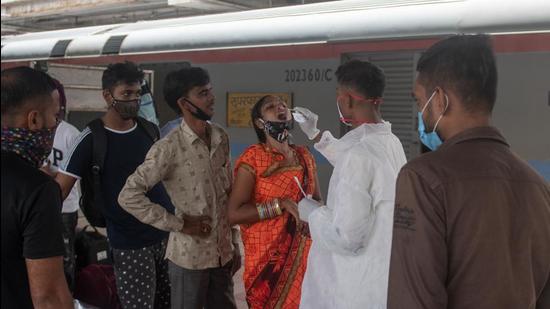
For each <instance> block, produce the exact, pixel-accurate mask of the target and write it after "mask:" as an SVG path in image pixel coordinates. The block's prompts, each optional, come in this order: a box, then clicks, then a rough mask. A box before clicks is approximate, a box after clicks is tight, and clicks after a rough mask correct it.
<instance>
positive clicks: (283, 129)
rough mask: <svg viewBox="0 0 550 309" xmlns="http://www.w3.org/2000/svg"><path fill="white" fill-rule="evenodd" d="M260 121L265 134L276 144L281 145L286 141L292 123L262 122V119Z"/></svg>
mask: <svg viewBox="0 0 550 309" xmlns="http://www.w3.org/2000/svg"><path fill="white" fill-rule="evenodd" d="M260 121H261V122H262V123H263V124H264V130H265V132H266V133H267V134H269V136H271V137H273V138H274V139H275V140H276V141H277V142H279V143H282V142H284V141H286V140H287V139H288V134H289V133H288V131H289V130H290V126H291V124H292V121H264V120H263V119H260Z"/></svg>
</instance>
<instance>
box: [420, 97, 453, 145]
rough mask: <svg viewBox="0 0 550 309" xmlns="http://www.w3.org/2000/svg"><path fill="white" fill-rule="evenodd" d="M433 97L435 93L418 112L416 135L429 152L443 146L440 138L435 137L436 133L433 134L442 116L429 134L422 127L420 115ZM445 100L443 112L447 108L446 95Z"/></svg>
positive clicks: (422, 121) (422, 122)
mask: <svg viewBox="0 0 550 309" xmlns="http://www.w3.org/2000/svg"><path fill="white" fill-rule="evenodd" d="M434 96H435V91H434V92H433V93H432V95H431V96H430V98H429V99H428V102H426V105H424V108H422V111H421V112H418V134H419V135H420V141H421V142H422V144H424V145H426V147H428V148H430V150H432V151H433V150H436V149H437V148H438V147H439V146H441V144H443V141H441V138H440V137H439V135H437V132H435V129H437V125H438V124H439V121H440V120H441V118H442V117H443V114H441V115H440V116H439V118H438V119H437V121H436V122H435V125H434V129H433V130H432V132H430V133H426V126H425V125H424V118H423V117H422V114H423V113H424V111H425V110H426V107H428V105H430V102H431V101H432V99H433V97H434ZM445 99H446V100H447V105H446V106H445V111H446V110H447V107H449V99H448V98H447V95H445ZM445 111H443V113H445Z"/></svg>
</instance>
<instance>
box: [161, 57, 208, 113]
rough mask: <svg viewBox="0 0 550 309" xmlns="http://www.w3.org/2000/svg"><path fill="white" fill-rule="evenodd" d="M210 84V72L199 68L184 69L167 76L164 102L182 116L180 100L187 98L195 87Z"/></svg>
mask: <svg viewBox="0 0 550 309" xmlns="http://www.w3.org/2000/svg"><path fill="white" fill-rule="evenodd" d="M208 83H210V76H209V75H208V72H207V71H206V70H205V69H203V68H199V67H189V68H183V69H180V70H177V71H173V72H170V73H168V75H166V78H165V79H164V87H163V93H164V100H165V101H166V103H167V104H168V106H170V108H172V109H173V110H174V111H175V112H176V113H177V114H178V115H180V114H181V110H180V107H179V106H178V99H179V98H181V97H186V96H187V95H188V94H189V91H190V90H191V89H193V88H194V87H201V86H205V85H207V84H208Z"/></svg>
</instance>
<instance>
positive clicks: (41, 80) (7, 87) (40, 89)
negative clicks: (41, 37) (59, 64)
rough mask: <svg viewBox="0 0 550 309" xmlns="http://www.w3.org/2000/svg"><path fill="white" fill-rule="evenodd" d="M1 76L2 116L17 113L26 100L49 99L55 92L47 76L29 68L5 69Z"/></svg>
mask: <svg viewBox="0 0 550 309" xmlns="http://www.w3.org/2000/svg"><path fill="white" fill-rule="evenodd" d="M1 74H2V94H1V96H2V101H1V113H2V116H4V115H8V114H13V113H16V112H18V111H19V110H20V109H21V108H22V107H23V106H24V105H25V104H26V103H27V102H28V100H31V99H35V98H39V97H45V98H48V97H49V98H51V95H52V92H53V91H54V90H55V88H54V86H53V85H54V82H53V79H52V78H51V77H50V76H49V75H48V74H46V73H44V72H42V71H38V70H35V69H32V68H30V67H24V66H21V67H15V68H10V69H5V70H2V73H1ZM46 100H47V99H46ZM37 107H38V108H41V107H43V106H37Z"/></svg>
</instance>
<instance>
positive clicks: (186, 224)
mask: <svg viewBox="0 0 550 309" xmlns="http://www.w3.org/2000/svg"><path fill="white" fill-rule="evenodd" d="M211 221H212V219H210V217H209V216H189V215H183V228H182V229H181V232H182V233H184V234H188V235H192V236H199V237H207V236H208V235H210V232H211V231H212V228H211V227H210V225H209V223H210V222H211Z"/></svg>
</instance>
